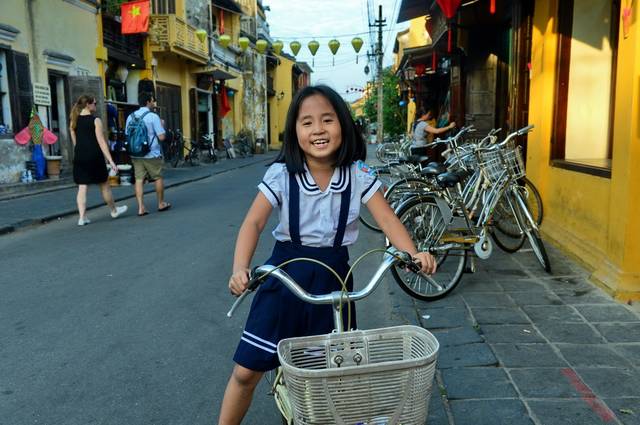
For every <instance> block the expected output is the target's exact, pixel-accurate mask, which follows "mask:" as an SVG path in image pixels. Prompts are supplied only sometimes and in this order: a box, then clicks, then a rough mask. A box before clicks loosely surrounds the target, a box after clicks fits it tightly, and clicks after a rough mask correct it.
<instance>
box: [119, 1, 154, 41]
mask: <svg viewBox="0 0 640 425" xmlns="http://www.w3.org/2000/svg"><path fill="white" fill-rule="evenodd" d="M149 10H150V2H149V0H137V1H130V2H128V3H122V6H121V9H120V17H121V18H122V34H138V33H141V32H147V31H148V30H149Z"/></svg>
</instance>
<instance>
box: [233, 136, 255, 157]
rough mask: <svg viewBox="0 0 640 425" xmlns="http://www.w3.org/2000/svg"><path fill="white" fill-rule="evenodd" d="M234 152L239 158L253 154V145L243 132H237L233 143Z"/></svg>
mask: <svg viewBox="0 0 640 425" xmlns="http://www.w3.org/2000/svg"><path fill="white" fill-rule="evenodd" d="M233 148H234V150H235V153H236V155H237V156H239V157H240V158H247V157H251V156H253V146H252V145H251V141H250V140H249V136H247V135H245V134H238V136H236V141H235V143H234V144H233Z"/></svg>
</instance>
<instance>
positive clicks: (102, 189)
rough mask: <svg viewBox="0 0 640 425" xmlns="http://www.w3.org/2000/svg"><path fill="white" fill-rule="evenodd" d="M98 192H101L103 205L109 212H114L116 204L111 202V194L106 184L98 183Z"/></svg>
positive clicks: (109, 187)
mask: <svg viewBox="0 0 640 425" xmlns="http://www.w3.org/2000/svg"><path fill="white" fill-rule="evenodd" d="M100 192H102V199H104V202H105V204H107V206H108V207H109V209H110V210H111V212H115V211H116V204H115V203H114V202H113V193H112V192H111V186H109V183H108V182H104V183H100Z"/></svg>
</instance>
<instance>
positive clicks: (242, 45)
mask: <svg viewBox="0 0 640 425" xmlns="http://www.w3.org/2000/svg"><path fill="white" fill-rule="evenodd" d="M238 46H240V50H242V51H243V52H244V51H245V50H247V47H249V39H248V38H247V37H240V38H239V39H238Z"/></svg>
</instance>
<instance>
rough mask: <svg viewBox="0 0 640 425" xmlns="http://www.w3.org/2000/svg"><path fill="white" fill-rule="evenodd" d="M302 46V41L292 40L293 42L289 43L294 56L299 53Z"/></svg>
mask: <svg viewBox="0 0 640 425" xmlns="http://www.w3.org/2000/svg"><path fill="white" fill-rule="evenodd" d="M300 47H302V44H300V42H298V41H292V42H291V43H289V48H291V53H293V56H297V55H298V52H299V51H300Z"/></svg>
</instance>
